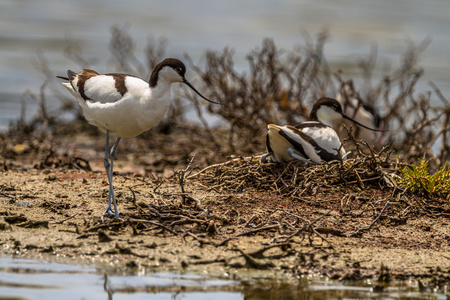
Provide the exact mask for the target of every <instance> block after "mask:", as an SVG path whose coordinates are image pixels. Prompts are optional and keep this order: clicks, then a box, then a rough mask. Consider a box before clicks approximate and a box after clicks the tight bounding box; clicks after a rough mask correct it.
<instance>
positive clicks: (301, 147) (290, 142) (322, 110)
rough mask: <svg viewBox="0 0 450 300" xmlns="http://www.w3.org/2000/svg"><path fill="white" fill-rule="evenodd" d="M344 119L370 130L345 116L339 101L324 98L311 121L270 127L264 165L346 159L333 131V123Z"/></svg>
mask: <svg viewBox="0 0 450 300" xmlns="http://www.w3.org/2000/svg"><path fill="white" fill-rule="evenodd" d="M342 118H345V119H348V120H350V121H352V122H354V123H356V124H358V125H360V126H362V127H365V128H367V129H371V128H369V127H367V126H365V125H362V124H360V123H359V122H357V121H355V120H353V119H352V118H350V117H348V116H347V115H345V114H344V113H343V112H342V107H341V105H340V104H339V102H338V101H337V100H335V99H331V98H321V99H320V100H318V101H317V102H316V103H315V104H314V106H313V108H312V110H311V113H310V117H309V119H310V121H307V122H303V123H299V124H296V125H284V126H279V125H274V124H269V125H268V129H269V131H268V132H267V137H266V147H267V154H264V155H263V156H262V157H261V161H262V162H266V161H267V160H270V161H272V162H287V161H291V160H298V161H300V162H303V163H313V164H320V163H323V162H327V161H332V160H338V159H339V158H342V159H345V158H346V152H345V150H344V147H342V143H341V140H340V139H339V136H338V135H337V133H336V131H335V130H334V129H333V127H332V125H333V123H334V122H336V121H338V120H342ZM371 130H372V129H371ZM338 151H339V153H338Z"/></svg>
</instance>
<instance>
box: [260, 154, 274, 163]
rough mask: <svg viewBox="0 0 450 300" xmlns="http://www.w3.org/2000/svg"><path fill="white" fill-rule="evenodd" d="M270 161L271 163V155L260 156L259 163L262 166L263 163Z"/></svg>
mask: <svg viewBox="0 0 450 300" xmlns="http://www.w3.org/2000/svg"><path fill="white" fill-rule="evenodd" d="M272 161H273V159H272V153H266V154H263V155H261V163H263V164H264V163H269V162H272Z"/></svg>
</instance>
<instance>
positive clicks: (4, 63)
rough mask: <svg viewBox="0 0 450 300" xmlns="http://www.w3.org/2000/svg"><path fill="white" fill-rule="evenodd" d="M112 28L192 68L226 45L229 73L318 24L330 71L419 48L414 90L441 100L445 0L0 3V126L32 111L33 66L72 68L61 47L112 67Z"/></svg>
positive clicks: (446, 58) (139, 49) (382, 63)
mask: <svg viewBox="0 0 450 300" xmlns="http://www.w3.org/2000/svg"><path fill="white" fill-rule="evenodd" d="M113 25H116V26H118V27H120V28H122V29H124V30H126V31H127V32H128V33H129V35H130V36H132V37H133V39H134V41H135V55H136V57H137V59H139V60H144V56H145V54H144V53H145V47H146V45H147V43H148V42H149V40H151V39H154V40H159V39H160V38H165V39H166V41H167V44H166V45H167V48H166V55H167V56H172V57H177V58H181V59H182V60H183V57H184V54H188V55H189V56H190V57H191V58H192V59H193V62H194V63H196V64H200V65H201V63H202V61H204V54H205V52H206V51H207V50H213V51H220V50H222V49H223V48H224V47H225V46H229V47H230V48H232V49H233V50H234V51H235V54H234V62H235V68H236V69H237V70H245V69H246V68H247V67H248V66H247V62H246V61H245V58H246V55H247V54H248V53H249V51H250V50H252V49H254V48H255V47H258V46H259V45H260V44H261V42H262V40H263V39H264V38H265V37H270V38H272V39H273V40H274V42H275V44H276V45H277V47H278V48H284V49H293V48H295V47H297V46H298V45H300V44H302V43H303V41H304V40H305V39H306V40H307V39H308V38H310V36H314V35H316V34H317V33H318V32H320V31H321V30H323V29H324V28H325V29H327V30H328V32H329V33H330V35H331V36H330V38H329V39H328V40H327V42H326V44H325V48H324V54H325V57H326V59H327V60H328V64H329V66H330V68H331V72H335V71H336V70H338V69H341V70H343V72H344V73H345V74H346V75H348V76H351V77H352V78H353V79H354V80H357V79H358V76H360V74H359V73H358V72H360V71H359V69H358V68H357V64H358V62H359V61H360V60H361V59H363V58H366V57H368V56H369V54H370V53H371V51H374V49H376V51H377V66H378V68H379V69H389V68H394V67H395V66H396V65H399V64H400V56H401V55H402V54H403V53H404V52H405V49H407V48H408V47H409V46H411V45H415V46H417V45H420V44H421V43H422V44H423V46H424V47H423V49H424V50H423V51H422V53H421V54H420V56H419V63H418V64H419V66H421V67H423V68H424V70H425V73H424V76H423V78H422V80H421V82H419V83H418V84H417V85H416V87H415V88H416V92H424V91H427V90H430V87H429V85H428V82H429V81H433V82H434V83H435V84H436V85H437V86H438V87H439V88H440V90H441V91H442V93H443V95H444V96H446V97H448V95H450V84H449V81H448V78H449V76H448V74H449V72H448V68H449V66H450V55H449V50H448V49H449V46H450V33H449V31H448V28H450V18H448V2H447V1H446V0H429V1H420V0H408V1H407V0H394V1H392V0H390V1H387V0H380V1H371V0H364V1H360V0H343V1H339V4H337V3H336V1H333V0H320V1H305V0H301V1H298V0H297V1H294V0H280V1H268V0H249V1H240V0H229V1H222V2H216V1H201V0H190V1H170V0H153V1H147V0H132V1H102V0H78V1H76V0H70V1H69V0H58V1H56V0H40V1H32V0H0V130H5V129H6V128H7V127H8V123H9V122H11V121H13V120H16V119H17V118H18V117H19V115H20V111H21V108H22V107H23V105H22V103H25V109H26V111H27V113H26V115H27V117H31V116H32V115H33V113H36V112H37V110H38V105H37V103H36V102H35V101H33V100H32V99H31V98H30V97H27V96H26V94H24V92H25V91H26V90H31V91H33V92H35V93H39V88H40V86H41V85H42V83H43V81H44V80H45V76H44V75H43V74H42V72H41V71H40V70H38V67H37V66H38V65H39V61H40V60H41V61H42V59H45V60H46V61H47V64H48V68H49V69H50V71H51V72H53V73H54V74H55V75H65V73H66V70H67V69H73V70H75V71H79V68H80V66H79V65H77V64H76V63H74V61H73V60H71V59H69V58H68V57H67V53H65V49H66V48H67V46H68V44H71V45H72V48H73V45H76V46H77V47H78V48H77V49H78V50H79V51H80V55H81V56H82V57H84V58H86V59H88V62H89V67H92V68H95V69H96V70H97V71H99V72H113V71H115V70H114V69H112V68H113V66H114V65H113V64H111V63H110V62H109V61H110V59H111V54H110V51H109V48H108V47H109V41H110V39H111V26H113ZM425 46H426V47H425ZM189 69H190V68H189V66H188V75H187V76H188V78H193V77H194V76H195V72H193V71H192V69H191V70H190V72H189ZM194 83H195V80H194ZM61 89H62V87H61ZM330 96H333V95H330ZM49 97H50V96H49ZM431 100H432V101H434V100H433V99H431ZM46 101H47V103H48V105H52V103H55V105H57V104H58V102H57V101H54V102H52V99H47V100H46ZM74 101H75V99H74ZM436 103H437V104H438V103H439V102H436Z"/></svg>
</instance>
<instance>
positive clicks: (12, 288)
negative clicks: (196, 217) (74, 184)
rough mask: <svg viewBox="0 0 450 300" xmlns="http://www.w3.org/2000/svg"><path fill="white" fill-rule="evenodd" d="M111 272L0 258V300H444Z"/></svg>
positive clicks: (429, 295)
mask: <svg viewBox="0 0 450 300" xmlns="http://www.w3.org/2000/svg"><path fill="white" fill-rule="evenodd" d="M117 273H120V271H119V270H115V271H112V270H111V269H109V270H107V269H105V268H101V267H95V266H84V265H71V264H62V263H56V262H46V261H37V260H30V259H13V258H10V257H0V299H115V300H118V299H161V300H162V299H192V300H194V299H195V300H203V299H205V300H206V299H214V300H234V299H247V300H250V299H251V300H259V299H261V300H266V299H267V300H269V299H285V300H288V299H439V300H440V299H442V300H444V299H448V298H447V296H446V295H445V294H444V293H443V292H441V291H439V292H433V291H426V292H419V291H418V289H417V288H412V287H406V286H400V285H398V286H390V287H386V288H385V289H384V291H383V292H374V291H373V287H374V285H375V284H376V283H372V282H365V283H359V284H355V283H337V282H329V281H326V280H323V279H312V280H311V279H309V280H307V279H305V280H298V281H293V280H287V279H286V280H273V279H272V280H267V279H263V278H260V279H249V280H240V281H238V280H232V279H230V278H227V276H222V278H214V277H212V276H207V275H196V274H176V273H167V272H160V273H142V274H133V275H127V274H125V275H124V274H117ZM241 277H245V276H241Z"/></svg>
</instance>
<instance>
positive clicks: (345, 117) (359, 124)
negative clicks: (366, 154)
mask: <svg viewBox="0 0 450 300" xmlns="http://www.w3.org/2000/svg"><path fill="white" fill-rule="evenodd" d="M342 117H343V118H344V119H347V120H350V121H352V122H353V123H355V124H356V125H358V126H361V127H364V128H366V129H369V130H372V131H381V132H385V131H386V130H383V129H374V128H370V127H367V126H366V125H364V124H361V123H359V122H358V121H356V120H354V119H352V118H350V117H349V116H347V115H344V114H342Z"/></svg>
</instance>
